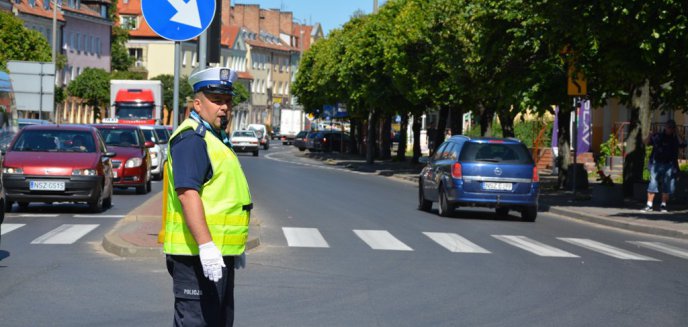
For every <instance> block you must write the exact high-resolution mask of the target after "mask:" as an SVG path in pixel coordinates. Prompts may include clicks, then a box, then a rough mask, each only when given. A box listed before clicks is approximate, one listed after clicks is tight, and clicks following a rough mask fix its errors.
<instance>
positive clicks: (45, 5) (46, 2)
mask: <svg viewBox="0 0 688 327" xmlns="http://www.w3.org/2000/svg"><path fill="white" fill-rule="evenodd" d="M43 9H45V10H50V0H43Z"/></svg>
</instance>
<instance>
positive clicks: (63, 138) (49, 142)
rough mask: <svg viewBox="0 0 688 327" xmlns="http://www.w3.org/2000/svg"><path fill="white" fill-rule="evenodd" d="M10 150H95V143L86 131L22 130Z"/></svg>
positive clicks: (91, 135)
mask: <svg viewBox="0 0 688 327" xmlns="http://www.w3.org/2000/svg"><path fill="white" fill-rule="evenodd" d="M12 151H22V152H24V151H38V152H96V144H95V140H94V139H93V134H91V133H90V132H87V131H83V132H82V131H68V130H67V131H59V130H50V131H45V130H30V131H29V130H24V131H23V132H22V133H21V134H20V135H19V137H18V138H17V141H16V142H15V143H14V146H13V147H12Z"/></svg>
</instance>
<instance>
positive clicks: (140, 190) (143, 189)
mask: <svg viewBox="0 0 688 327" xmlns="http://www.w3.org/2000/svg"><path fill="white" fill-rule="evenodd" d="M136 194H146V184H144V185H141V186H137V187H136Z"/></svg>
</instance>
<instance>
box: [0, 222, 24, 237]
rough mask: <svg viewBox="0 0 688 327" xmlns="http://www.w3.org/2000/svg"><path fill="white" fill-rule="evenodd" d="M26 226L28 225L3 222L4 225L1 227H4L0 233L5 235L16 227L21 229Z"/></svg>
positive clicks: (0, 227)
mask: <svg viewBox="0 0 688 327" xmlns="http://www.w3.org/2000/svg"><path fill="white" fill-rule="evenodd" d="M24 226H26V224H2V226H0V229H2V231H1V232H0V235H5V234H7V233H9V232H11V231H13V230H15V229H19V228H22V227H24Z"/></svg>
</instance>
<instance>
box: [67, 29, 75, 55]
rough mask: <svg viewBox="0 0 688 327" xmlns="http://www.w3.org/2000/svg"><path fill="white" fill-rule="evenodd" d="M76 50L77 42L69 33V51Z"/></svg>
mask: <svg viewBox="0 0 688 327" xmlns="http://www.w3.org/2000/svg"><path fill="white" fill-rule="evenodd" d="M74 50H76V41H75V40H74V34H72V32H69V51H71V52H74Z"/></svg>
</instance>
